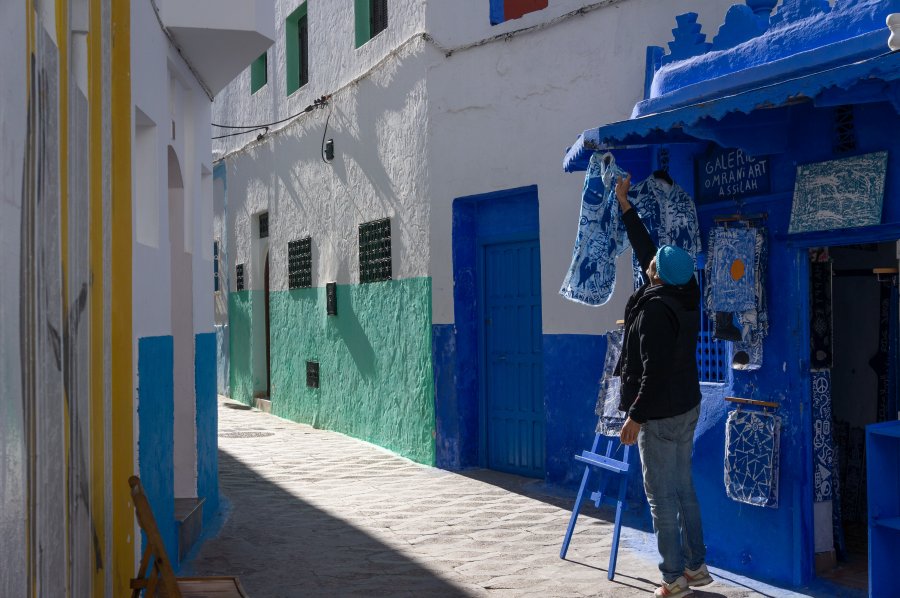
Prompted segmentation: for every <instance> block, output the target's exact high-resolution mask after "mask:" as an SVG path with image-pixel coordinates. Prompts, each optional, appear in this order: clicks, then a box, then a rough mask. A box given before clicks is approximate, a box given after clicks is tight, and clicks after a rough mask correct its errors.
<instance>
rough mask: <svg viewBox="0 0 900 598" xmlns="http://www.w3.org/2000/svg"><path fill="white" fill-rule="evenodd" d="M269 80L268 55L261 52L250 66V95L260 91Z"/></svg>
mask: <svg viewBox="0 0 900 598" xmlns="http://www.w3.org/2000/svg"><path fill="white" fill-rule="evenodd" d="M268 80H269V59H268V54H267V53H266V52H263V53H262V55H260V57H259V58H257V59H256V60H254V61H253V63H252V64H250V94H251V95H252V94H254V93H256V92H257V91H259V90H260V89H262V88H263V87H264V86H265V84H266V83H267V82H268Z"/></svg>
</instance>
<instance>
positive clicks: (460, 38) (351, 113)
mask: <svg viewBox="0 0 900 598" xmlns="http://www.w3.org/2000/svg"><path fill="white" fill-rule="evenodd" d="M732 3H733V2H732V0H684V1H677V2H676V1H675V0H664V1H659V0H607V1H600V2H597V1H594V2H588V1H585V0H555V1H551V2H550V6H549V7H548V8H547V9H544V10H542V11H538V12H535V13H531V14H528V15H525V16H524V17H523V18H521V19H516V20H513V21H508V22H506V23H503V24H501V25H497V26H493V27H492V26H491V25H490V22H489V2H488V0H458V1H454V2H452V3H449V2H441V1H431V2H423V1H421V0H392V1H390V2H389V5H388V10H389V13H388V14H389V17H388V28H387V30H386V31H384V32H382V33H381V34H379V35H377V36H376V37H375V38H373V39H372V40H370V41H369V42H368V43H367V44H365V45H363V46H362V47H360V48H354V34H353V27H354V19H353V3H351V2H341V3H320V2H316V3H309V5H308V19H309V35H310V50H309V53H310V82H309V83H308V84H307V85H305V86H304V87H302V88H301V89H300V90H298V91H297V92H295V93H294V94H293V95H291V96H290V97H288V96H287V95H286V81H285V68H286V67H285V59H284V47H285V42H284V19H285V17H286V16H287V15H288V14H290V13H291V12H292V11H293V10H294V9H295V8H296V7H297V6H299V3H297V2H296V1H294V0H290V1H279V2H278V6H277V9H276V14H277V17H276V18H277V19H278V21H277V22H278V27H279V29H278V36H277V39H276V43H275V45H274V46H273V47H272V48H270V50H269V53H268V67H269V73H268V83H267V85H266V86H265V87H263V88H262V89H261V90H259V91H257V92H256V93H255V94H252V95H251V93H250V69H249V68H248V69H246V70H245V72H244V73H243V74H242V75H241V76H240V77H239V78H237V79H235V80H234V81H233V82H232V83H231V84H230V85H229V86H228V87H227V88H226V89H225V90H224V91H223V92H222V93H220V94H219V95H218V96H217V97H216V101H215V104H214V107H213V122H214V123H219V124H228V125H255V124H262V123H269V122H273V121H276V120H280V119H284V118H287V117H289V116H291V115H293V114H296V113H298V112H300V111H301V110H303V108H305V107H306V106H308V105H310V104H312V102H313V101H314V100H315V99H316V98H318V97H319V96H322V95H328V94H333V97H332V99H331V105H330V106H329V109H332V110H333V113H332V115H331V119H330V122H329V128H328V131H327V133H325V131H324V123H325V120H326V118H327V115H328V112H327V110H328V109H326V110H317V111H313V112H311V113H307V114H304V115H302V116H300V117H298V118H297V119H295V120H294V121H291V122H288V123H282V124H278V125H273V126H272V127H271V128H270V129H269V132H268V133H267V135H266V136H264V138H263V139H262V140H261V141H256V140H254V138H255V136H256V134H257V133H258V131H257V132H254V133H252V134H249V135H242V136H235V137H230V138H228V139H224V140H220V141H215V142H214V145H213V149H214V150H215V151H216V152H217V155H219V156H224V163H225V164H226V167H227V185H228V204H229V205H228V223H227V227H226V228H227V229H228V232H229V235H231V236H229V238H228V241H227V244H228V247H229V256H228V258H229V264H228V275H229V276H233V275H234V266H235V264H240V263H246V264H252V263H253V260H254V256H253V255H252V254H253V251H252V240H253V238H254V237H255V236H256V235H255V230H254V227H255V225H256V223H255V221H254V216H256V215H258V214H259V213H260V212H262V211H266V210H269V212H270V224H269V225H270V228H271V229H273V230H275V231H277V232H276V233H275V236H276V237H277V238H281V239H284V238H300V237H303V236H306V235H311V236H313V238H314V249H313V251H314V276H313V284H314V286H324V284H325V282H331V281H332V280H334V281H337V282H339V283H350V282H352V283H355V282H357V281H358V273H357V272H356V268H357V266H356V264H357V262H358V260H357V255H356V254H355V251H356V247H357V243H356V234H357V233H356V231H357V228H356V227H357V225H358V224H359V223H360V222H365V221H367V220H371V219H375V218H381V217H386V216H390V217H392V219H393V220H394V222H393V231H394V237H395V240H394V251H395V253H394V268H395V270H394V276H395V277H399V278H403V277H410V276H430V277H432V319H433V323H434V324H449V323H453V321H454V314H453V264H452V258H451V255H452V254H451V251H452V203H453V200H454V199H455V198H457V197H464V196H468V195H473V194H481V193H487V192H491V191H498V190H502V189H510V188H516V187H522V186H527V185H537V187H538V195H539V202H540V227H541V232H540V238H541V254H542V259H541V270H542V299H543V329H544V333H547V334H602V333H604V332H605V331H606V330H608V329H610V328H611V327H612V326H613V325H614V323H615V320H616V319H618V318H620V317H621V313H622V310H623V308H624V303H625V299H626V298H627V296H628V294H629V291H630V287H631V285H630V279H631V275H630V261H629V256H628V255H627V254H626V255H624V256H622V258H621V259H620V262H619V265H618V266H619V270H618V271H619V278H620V280H621V281H625V283H624V284H619V285H618V289H617V292H616V294H615V296H614V298H613V300H612V301H610V302H609V303H608V304H607V305H606V306H604V307H601V308H591V307H586V306H583V305H579V304H575V303H572V302H569V301H567V300H565V299H563V298H562V297H561V296H559V294H558V290H559V286H560V284H561V281H562V278H563V275H564V273H565V271H566V269H567V267H568V265H569V261H570V259H571V251H572V245H573V242H574V239H575V233H576V229H577V224H578V217H579V211H580V196H581V188H582V184H583V177H582V176H581V175H579V174H565V173H563V172H562V158H563V154H564V152H565V148H566V147H568V146H569V145H571V144H572V143H573V142H574V141H575V138H576V136H577V135H578V134H579V133H580V132H581V131H583V130H585V129H588V128H591V127H596V126H598V125H601V124H604V123H606V122H612V121H616V120H621V119H626V118H628V116H629V115H630V113H631V109H632V107H633V105H634V104H635V102H637V101H638V100H640V99H641V98H642V94H643V85H644V76H645V52H644V51H643V49H644V48H645V47H646V46H648V45H665V44H666V43H667V42H668V41H669V40H670V39H671V37H672V34H671V29H672V28H673V27H674V25H675V21H674V17H675V15H676V14H681V13H683V12H688V11H695V12H698V13H700V15H701V22H702V23H704V25H705V26H706V27H709V26H710V24H718V23H721V22H722V20H723V19H724V15H725V12H726V11H727V9H728V8H729V7H730V6H731V4H732ZM573 13H574V14H573ZM519 30H525V31H521V32H519V33H516V32H518V31H519ZM421 33H426V34H427V36H421V35H418V34H421ZM704 33H706V34H707V36H708V39H712V37H713V36H714V34H715V31H714V30H711V29H705V30H704ZM507 34H510V35H507ZM498 36H499V37H498ZM494 38H497V39H494ZM636 49H639V50H640V51H636ZM448 54H449V55H448ZM354 81H356V82H354ZM279 129H280V130H279ZM229 131H230V130H224V129H218V128H213V134H214V135H220V134H223V133H226V132H229ZM323 133H325V137H327V138H333V139H334V143H335V154H336V157H335V160H334V162H333V163H332V164H330V165H326V164H324V163H323V162H322V160H321V157H320V148H321V143H322V138H323ZM320 239H321V240H320ZM277 249H278V250H277V251H274V252H273V254H272V255H273V262H272V277H273V278H272V280H273V286H272V288H273V289H279V288H285V285H286V281H287V273H286V258H287V251H286V247H284V248H277ZM257 269H258V268H257ZM247 288H248V289H261V288H262V285H261V280H260V277H259V276H258V275H255V274H253V273H252V272H251V273H250V276H249V285H248V287H247Z"/></svg>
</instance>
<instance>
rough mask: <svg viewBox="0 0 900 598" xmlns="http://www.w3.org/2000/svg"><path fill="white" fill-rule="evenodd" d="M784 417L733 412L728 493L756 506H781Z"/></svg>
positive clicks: (727, 463)
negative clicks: (780, 480) (782, 425)
mask: <svg viewBox="0 0 900 598" xmlns="http://www.w3.org/2000/svg"><path fill="white" fill-rule="evenodd" d="M780 436H781V418H780V417H778V416H777V415H771V414H769V413H759V412H752V411H740V410H738V411H732V412H731V413H730V414H729V415H728V421H727V423H726V428H725V492H726V494H728V497H729V498H731V499H732V500H735V501H738V502H743V503H747V504H749V505H755V506H757V507H777V506H778V470H779V467H778V460H779V449H780Z"/></svg>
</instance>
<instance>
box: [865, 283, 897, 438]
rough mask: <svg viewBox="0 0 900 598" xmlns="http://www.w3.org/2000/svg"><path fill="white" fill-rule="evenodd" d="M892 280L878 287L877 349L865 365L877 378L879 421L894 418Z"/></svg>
mask: <svg viewBox="0 0 900 598" xmlns="http://www.w3.org/2000/svg"><path fill="white" fill-rule="evenodd" d="M894 278H895V277H891V278H890V279H888V280H883V281H882V282H881V285H880V289H879V291H880V298H879V302H878V304H879V309H880V314H879V321H878V350H877V352H876V353H875V356H874V357H872V359H871V360H869V365H870V366H871V367H872V369H873V370H874V371H875V374H876V375H877V376H878V400H877V403H876V410H875V421H877V422H883V421H888V420H893V419H896V417H897V380H896V378H897V364H896V358H897V355H896V353H897V348H896V344H897V343H896V336H897V299H896V296H897V288H896V285H895V280H894Z"/></svg>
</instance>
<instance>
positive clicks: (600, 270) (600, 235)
mask: <svg viewBox="0 0 900 598" xmlns="http://www.w3.org/2000/svg"><path fill="white" fill-rule="evenodd" d="M624 175H625V171H623V170H622V169H621V168H619V167H618V166H616V163H615V158H614V157H613V156H612V154H609V153H607V154H603V155H601V154H599V153H595V154H594V155H593V156H591V160H590V164H589V165H588V169H587V172H586V173H585V177H584V188H583V190H582V194H581V216H580V218H579V221H578V234H577V235H576V237H575V248H574V249H573V251H572V263H571V265H570V266H569V270H568V272H566V276H565V278H564V279H563V283H562V287H561V288H560V289H559V293H560V295H562V296H563V297H565V298H566V299H570V300H571V301H575V302H577V303H584V304H587V305H603V304H604V303H606V302H607V301H609V298H610V297H611V296H612V293H613V289H614V288H615V284H616V257H618V256H619V255H620V254H621V253H622V252H624V251H625V249H626V247H627V245H626V243H627V241H626V237H625V226H624V225H623V224H622V221H621V212H620V210H619V204H618V202H617V201H616V195H615V181H616V178H617V177H619V176H624Z"/></svg>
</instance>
